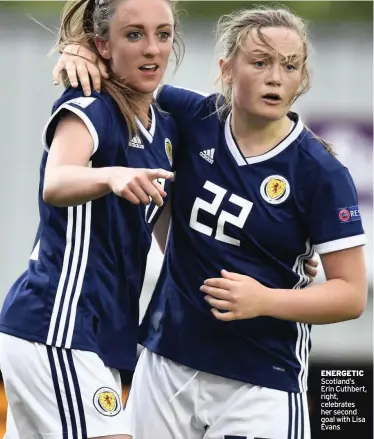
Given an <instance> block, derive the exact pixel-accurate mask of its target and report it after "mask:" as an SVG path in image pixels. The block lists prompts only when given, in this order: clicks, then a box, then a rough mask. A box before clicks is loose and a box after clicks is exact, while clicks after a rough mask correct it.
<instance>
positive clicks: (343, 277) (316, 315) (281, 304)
mask: <svg viewBox="0 0 374 439" xmlns="http://www.w3.org/2000/svg"><path fill="white" fill-rule="evenodd" d="M321 261H322V265H323V268H324V271H325V274H326V279H327V281H326V282H324V283H322V284H319V285H314V286H311V287H309V288H306V289H304V290H273V292H272V294H271V300H270V301H268V309H267V312H266V315H269V316H271V317H276V318H279V319H285V320H292V321H298V322H304V323H310V324H326V323H335V322H342V321H344V320H350V319H355V318H357V317H359V316H360V315H361V314H362V312H363V311H364V309H365V306H366V300H367V280H366V279H367V276H366V269H365V262H364V252H363V248H362V247H354V248H350V249H347V250H341V251H337V252H333V253H328V254H325V255H322V256H321Z"/></svg>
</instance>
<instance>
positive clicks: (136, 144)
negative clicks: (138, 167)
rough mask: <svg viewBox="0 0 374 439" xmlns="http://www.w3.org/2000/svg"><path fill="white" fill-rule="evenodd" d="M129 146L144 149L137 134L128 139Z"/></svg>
mask: <svg viewBox="0 0 374 439" xmlns="http://www.w3.org/2000/svg"><path fill="white" fill-rule="evenodd" d="M129 146H131V147H132V148H139V149H144V145H143V144H142V141H141V139H140V137H139V136H134V137H133V138H132V139H131V140H130V141H129Z"/></svg>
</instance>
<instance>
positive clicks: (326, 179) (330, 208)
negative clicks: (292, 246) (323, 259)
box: [306, 167, 366, 254]
mask: <svg viewBox="0 0 374 439" xmlns="http://www.w3.org/2000/svg"><path fill="white" fill-rule="evenodd" d="M306 221H307V227H308V229H309V236H310V240H311V244H312V245H314V248H315V251H316V252H317V253H319V254H325V253H330V252H334V251H338V250H344V249H347V248H351V247H357V246H361V245H364V244H366V237H365V234H364V230H363V227H362V222H361V214H360V207H359V205H358V199H357V191H356V187H355V185H354V182H353V180H352V177H351V175H350V173H349V171H348V170H347V169H346V168H344V167H341V168H339V169H336V170H334V171H333V172H330V173H328V172H326V171H325V170H324V171H323V173H322V174H320V180H319V183H318V185H317V189H316V190H315V192H314V195H313V199H312V202H311V205H310V209H309V211H308V212H307V220H306Z"/></svg>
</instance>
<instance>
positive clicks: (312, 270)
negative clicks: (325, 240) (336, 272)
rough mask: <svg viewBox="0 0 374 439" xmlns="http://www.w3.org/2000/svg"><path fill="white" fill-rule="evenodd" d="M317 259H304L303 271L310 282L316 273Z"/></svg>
mask: <svg viewBox="0 0 374 439" xmlns="http://www.w3.org/2000/svg"><path fill="white" fill-rule="evenodd" d="M318 264H319V262H318V260H317V259H307V260H306V261H305V271H306V273H307V275H308V277H309V283H312V282H313V281H314V279H315V277H316V276H317V273H318V269H317V267H318Z"/></svg>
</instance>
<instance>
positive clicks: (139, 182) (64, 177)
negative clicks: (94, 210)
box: [43, 114, 174, 206]
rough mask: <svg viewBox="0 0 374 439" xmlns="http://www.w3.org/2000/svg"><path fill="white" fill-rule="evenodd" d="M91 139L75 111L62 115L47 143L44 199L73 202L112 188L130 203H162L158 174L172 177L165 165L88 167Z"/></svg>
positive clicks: (53, 202) (89, 199) (92, 196)
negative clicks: (49, 142) (49, 145)
mask: <svg viewBox="0 0 374 439" xmlns="http://www.w3.org/2000/svg"><path fill="white" fill-rule="evenodd" d="M92 153H93V139H92V137H91V134H90V133H89V131H88V129H87V127H86V125H85V124H84V122H83V121H82V120H81V119H80V118H79V117H78V116H76V115H74V114H68V115H67V116H65V117H64V118H62V119H61V120H60V121H59V123H58V125H57V128H56V131H55V135H54V138H53V141H52V144H51V147H50V151H49V155H48V160H47V164H46V170H45V176H44V190H43V199H44V201H45V202H46V203H49V204H53V205H56V206H74V205H79V204H83V203H86V202H88V201H91V200H95V199H97V198H100V197H102V196H104V195H107V194H109V193H110V192H114V194H115V195H117V196H119V197H122V198H125V199H126V200H128V201H130V202H131V203H133V204H139V203H143V204H149V203H150V198H152V199H153V201H154V202H155V204H157V205H158V206H162V205H163V197H165V196H166V193H165V191H164V190H163V188H162V187H161V186H160V184H159V183H157V181H156V180H157V178H166V179H172V178H173V177H174V175H173V173H172V172H169V171H166V170H164V169H143V168H125V167H105V168H96V169H94V168H90V167H89V166H88V164H89V161H90V158H91V155H92Z"/></svg>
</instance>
